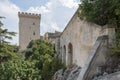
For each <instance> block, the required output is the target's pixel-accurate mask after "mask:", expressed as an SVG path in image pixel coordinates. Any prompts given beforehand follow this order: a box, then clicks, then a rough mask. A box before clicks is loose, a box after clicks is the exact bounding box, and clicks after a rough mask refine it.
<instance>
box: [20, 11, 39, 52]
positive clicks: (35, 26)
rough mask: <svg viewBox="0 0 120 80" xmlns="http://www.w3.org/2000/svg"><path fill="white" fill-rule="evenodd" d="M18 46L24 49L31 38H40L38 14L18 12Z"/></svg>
mask: <svg viewBox="0 0 120 80" xmlns="http://www.w3.org/2000/svg"><path fill="white" fill-rule="evenodd" d="M18 17H19V46H20V50H25V49H26V47H27V46H28V44H29V42H30V41H31V40H35V39H39V38H40V19H41V15H40V14H33V13H24V12H18Z"/></svg>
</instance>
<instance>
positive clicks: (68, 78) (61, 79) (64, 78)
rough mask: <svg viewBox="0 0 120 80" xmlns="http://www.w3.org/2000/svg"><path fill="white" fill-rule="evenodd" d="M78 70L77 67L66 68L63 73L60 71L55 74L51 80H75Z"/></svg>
mask: <svg viewBox="0 0 120 80" xmlns="http://www.w3.org/2000/svg"><path fill="white" fill-rule="evenodd" d="M80 70H81V68H80V67H78V66H73V67H71V68H67V69H66V70H65V71H63V69H60V70H59V71H57V72H56V73H55V75H54V76H53V79H52V80H77V77H78V75H79V73H80Z"/></svg>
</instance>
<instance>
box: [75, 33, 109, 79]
mask: <svg viewBox="0 0 120 80" xmlns="http://www.w3.org/2000/svg"><path fill="white" fill-rule="evenodd" d="M107 46H108V36H106V35H104V36H100V37H98V39H97V40H96V42H95V44H94V46H93V49H92V50H91V52H90V53H89V54H90V55H89V56H88V59H87V61H86V63H85V65H84V67H83V68H82V69H81V72H80V74H79V76H78V78H77V80H92V78H93V77H94V75H96V73H97V68H98V66H100V65H101V64H104V62H105V55H104V54H105V53H106V52H107V50H108V49H107Z"/></svg>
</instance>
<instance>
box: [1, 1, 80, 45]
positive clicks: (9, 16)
mask: <svg viewBox="0 0 120 80" xmlns="http://www.w3.org/2000/svg"><path fill="white" fill-rule="evenodd" d="M79 3H80V0H0V16H4V17H6V18H5V19H2V22H3V24H4V26H2V27H3V28H6V29H8V30H9V31H14V32H16V33H17V34H16V36H15V37H13V40H11V41H10V42H11V43H12V44H16V45H19V42H18V41H19V39H18V38H19V30H18V28H19V25H18V23H19V19H18V12H28V13H36V14H41V22H40V35H44V34H45V32H54V31H55V30H56V31H60V32H62V31H63V30H64V28H65V27H66V25H67V24H68V22H69V20H70V19H71V18H72V16H73V14H74V13H75V11H76V10H77V8H78V4H79Z"/></svg>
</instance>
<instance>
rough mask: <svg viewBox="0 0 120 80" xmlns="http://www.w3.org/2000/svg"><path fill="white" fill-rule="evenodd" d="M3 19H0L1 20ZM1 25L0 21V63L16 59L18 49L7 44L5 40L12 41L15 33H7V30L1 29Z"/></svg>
mask: <svg viewBox="0 0 120 80" xmlns="http://www.w3.org/2000/svg"><path fill="white" fill-rule="evenodd" d="M2 18H4V17H0V19H2ZM2 26H3V23H2V22H1V20H0V62H2V61H3V59H4V60H8V59H12V58H13V59H16V58H18V56H17V54H16V52H17V49H18V47H17V46H14V45H10V44H8V42H7V41H6V39H12V36H15V34H16V33H15V32H9V31H8V30H7V29H2Z"/></svg>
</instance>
